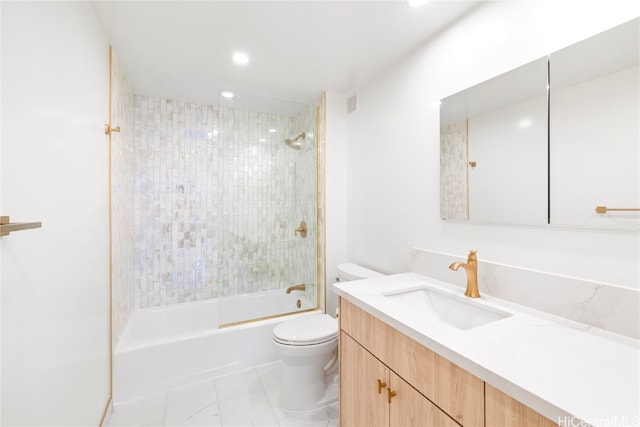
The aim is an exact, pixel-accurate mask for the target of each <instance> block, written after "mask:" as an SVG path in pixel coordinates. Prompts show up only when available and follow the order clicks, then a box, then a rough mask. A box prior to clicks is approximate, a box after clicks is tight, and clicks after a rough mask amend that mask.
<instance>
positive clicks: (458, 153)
mask: <svg viewBox="0 0 640 427" xmlns="http://www.w3.org/2000/svg"><path fill="white" fill-rule="evenodd" d="M467 169H468V165H467V120H462V121H459V122H456V123H449V124H447V125H445V126H443V127H442V128H441V130H440V188H441V191H440V217H441V218H443V219H469V206H468V199H469V197H468V191H467Z"/></svg>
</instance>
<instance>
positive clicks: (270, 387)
mask: <svg viewBox="0 0 640 427" xmlns="http://www.w3.org/2000/svg"><path fill="white" fill-rule="evenodd" d="M281 374H282V362H280V361H277V362H272V363H268V364H265V365H260V366H256V367H253V368H249V369H244V370H241V371H238V372H234V373H231V374H227V375H224V376H221V377H217V378H212V379H210V380H206V381H201V382H198V383H193V384H187V385H183V386H180V387H176V388H173V389H170V390H168V391H167V392H166V393H162V394H160V395H155V396H149V397H147V398H144V399H140V400H136V401H134V402H127V403H122V404H119V405H118V406H116V408H115V409H114V412H113V414H112V416H111V420H110V422H109V426H110V427H119V426H225V427H226V426H261V427H272V426H300V427H302V426H309V427H316V426H327V427H337V426H338V402H337V396H338V373H337V369H336V368H334V369H332V370H329V371H328V372H327V377H326V380H327V384H328V387H327V394H326V395H325V398H324V401H323V404H324V406H322V407H321V408H319V409H317V410H314V411H309V412H291V411H287V410H285V409H282V408H280V407H279V406H278V402H279V400H278V398H279V394H280V387H279V383H280V377H281Z"/></svg>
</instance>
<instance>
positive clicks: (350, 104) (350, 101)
mask: <svg viewBox="0 0 640 427" xmlns="http://www.w3.org/2000/svg"><path fill="white" fill-rule="evenodd" d="M356 111H358V95H355V94H353V95H351V96H350V97H348V98H347V113H354V112H356Z"/></svg>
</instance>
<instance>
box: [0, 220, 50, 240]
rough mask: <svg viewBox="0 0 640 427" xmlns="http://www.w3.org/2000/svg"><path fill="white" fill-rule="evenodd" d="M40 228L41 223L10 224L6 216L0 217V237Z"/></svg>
mask: <svg viewBox="0 0 640 427" xmlns="http://www.w3.org/2000/svg"><path fill="white" fill-rule="evenodd" d="M40 227H42V223H41V222H11V220H10V219H9V217H8V216H0V237H4V236H8V235H9V233H13V232H14V231H22V230H30V229H32V228H40Z"/></svg>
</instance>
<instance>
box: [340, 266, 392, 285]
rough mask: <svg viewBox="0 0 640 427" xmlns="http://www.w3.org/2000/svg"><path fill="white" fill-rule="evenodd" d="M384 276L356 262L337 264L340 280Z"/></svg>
mask: <svg viewBox="0 0 640 427" xmlns="http://www.w3.org/2000/svg"><path fill="white" fill-rule="evenodd" d="M380 276H384V274H382V273H378V272H377V271H373V270H369V269H368V268H365V267H363V266H361V265H358V264H352V263H350V262H349V263H345V264H339V265H338V279H339V280H340V281H341V282H348V281H351V280H360V279H371V278H372V277H380Z"/></svg>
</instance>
